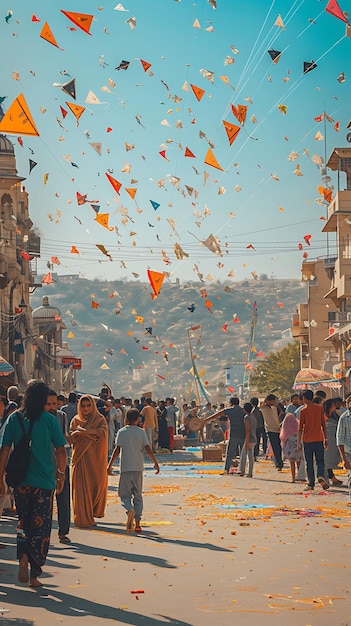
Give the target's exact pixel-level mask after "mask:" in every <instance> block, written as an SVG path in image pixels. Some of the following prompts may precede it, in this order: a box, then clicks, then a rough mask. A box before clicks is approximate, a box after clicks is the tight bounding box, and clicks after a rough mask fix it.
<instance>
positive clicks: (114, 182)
mask: <svg viewBox="0 0 351 626" xmlns="http://www.w3.org/2000/svg"><path fill="white" fill-rule="evenodd" d="M105 176H106V178H107V180H108V181H109V182H110V183H111V185H112V187H113V188H114V190H115V192H116V193H118V195H120V194H119V190H120V188H121V187H122V183H120V182H118V180H116V179H115V178H112V176H110V174H108V173H107V172H105Z"/></svg>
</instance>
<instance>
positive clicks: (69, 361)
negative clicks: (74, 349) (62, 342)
mask: <svg viewBox="0 0 351 626" xmlns="http://www.w3.org/2000/svg"><path fill="white" fill-rule="evenodd" d="M61 362H62V365H66V366H67V365H72V366H73V369H74V370H81V369H82V359H77V358H76V357H75V356H63V357H62V358H61Z"/></svg>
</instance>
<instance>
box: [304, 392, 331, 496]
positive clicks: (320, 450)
mask: <svg viewBox="0 0 351 626" xmlns="http://www.w3.org/2000/svg"><path fill="white" fill-rule="evenodd" d="M302 396H303V400H304V402H305V405H306V406H304V407H303V408H302V409H301V411H300V421H299V430H298V437H297V447H298V450H301V442H302V441H303V450H304V455H305V461H306V469H307V477H308V485H307V487H306V491H309V490H313V489H314V484H315V473H314V464H313V459H314V458H315V459H316V463H317V479H318V482H319V484H320V485H321V486H322V487H323V489H329V484H328V483H327V481H326V480H325V478H324V469H325V464H324V448H325V449H327V448H328V438H327V429H326V425H325V418H324V411H323V408H322V407H321V406H320V405H319V404H314V402H313V391H311V390H310V389H306V390H305V391H303V393H302Z"/></svg>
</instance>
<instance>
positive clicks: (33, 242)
mask: <svg viewBox="0 0 351 626" xmlns="http://www.w3.org/2000/svg"><path fill="white" fill-rule="evenodd" d="M28 254H30V256H31V257H40V237H39V235H35V234H34V233H29V236H28Z"/></svg>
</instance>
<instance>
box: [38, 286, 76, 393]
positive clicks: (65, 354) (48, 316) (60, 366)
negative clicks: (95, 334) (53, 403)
mask: <svg viewBox="0 0 351 626" xmlns="http://www.w3.org/2000/svg"><path fill="white" fill-rule="evenodd" d="M66 328H67V327H66V326H65V324H64V323H63V321H62V316H61V312H60V310H59V309H58V308H57V307H55V306H50V304H49V298H48V297H47V296H44V297H43V304H42V306H39V307H37V308H36V309H34V311H33V333H34V335H35V337H36V343H35V359H34V366H33V370H34V378H41V379H42V380H44V381H45V382H46V383H47V384H48V385H49V387H51V388H53V389H54V390H55V391H57V392H60V391H63V392H69V391H71V390H72V389H74V388H75V387H76V370H77V369H81V360H80V359H77V358H75V357H74V356H73V353H72V352H71V351H70V350H69V349H68V346H67V343H64V344H62V331H63V330H65V329H66Z"/></svg>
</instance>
